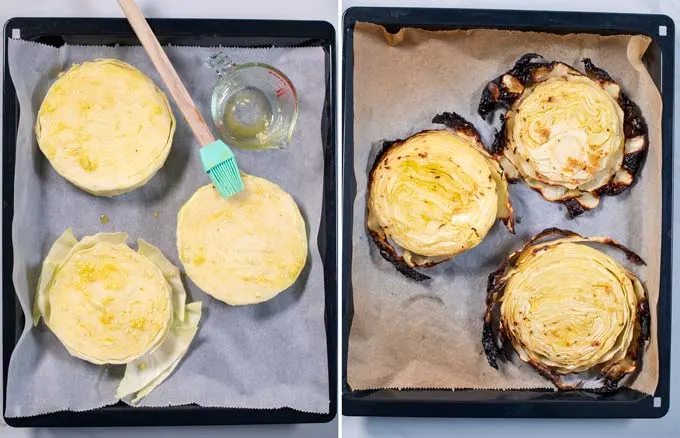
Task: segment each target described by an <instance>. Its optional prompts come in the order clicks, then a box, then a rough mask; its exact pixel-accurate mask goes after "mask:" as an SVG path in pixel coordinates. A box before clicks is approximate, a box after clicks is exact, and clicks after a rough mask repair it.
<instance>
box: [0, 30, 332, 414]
mask: <svg viewBox="0 0 680 438" xmlns="http://www.w3.org/2000/svg"><path fill="white" fill-rule="evenodd" d="M217 50H218V49H215V48H202V47H169V48H167V50H166V51H167V53H168V56H169V58H170V60H171V61H172V63H173V65H174V66H175V68H176V69H177V71H178V73H179V75H180V77H181V78H182V79H183V81H184V83H185V85H186V87H187V89H188V90H189V93H190V94H191V95H192V97H193V98H194V100H195V101H196V103H197V105H198V107H199V109H200V111H201V112H202V113H203V115H204V116H205V117H206V119H207V120H209V119H210V96H211V93H212V88H213V85H214V84H215V81H216V76H215V74H214V71H213V70H212V69H211V68H210V67H208V66H206V65H205V64H204V61H205V60H206V59H207V58H208V57H209V56H210V55H211V54H213V53H215V52H216V51H217ZM220 50H223V51H224V52H226V53H227V54H228V55H229V56H230V57H231V58H232V59H233V60H234V61H235V62H237V63H241V62H249V61H259V62H265V63H268V64H271V65H273V66H275V67H277V68H279V69H280V70H282V71H283V72H284V73H285V74H286V75H288V76H289V77H290V79H291V81H292V82H293V83H294V84H295V87H296V88H297V91H298V96H299V98H300V116H299V119H298V122H297V126H296V129H295V134H294V136H293V140H292V142H291V143H290V144H289V147H288V148H287V149H285V150H274V151H254V152H245V151H236V154H237V159H238V162H239V165H240V167H241V169H242V170H243V171H245V172H247V173H250V174H253V175H257V176H261V177H264V178H267V179H269V180H271V181H273V182H275V183H277V184H279V185H280V186H281V187H282V188H283V189H284V190H286V191H287V192H289V193H290V194H291V195H292V196H293V197H294V198H295V200H296V202H297V203H298V205H299V206H300V210H301V211H302V214H303V216H304V218H305V221H306V225H307V234H308V238H309V255H308V261H307V266H306V267H305V269H304V270H303V272H302V274H301V276H300V278H299V279H298V281H297V282H296V283H295V284H294V285H293V286H292V287H291V288H290V289H288V290H287V291H284V292H283V293H281V294H280V295H279V296H277V297H276V298H274V299H273V300H271V301H268V302H266V303H263V304H258V305H254V306H246V307H231V306H228V305H226V304H224V303H222V302H219V301H217V300H215V299H213V298H212V297H210V296H209V295H207V294H205V293H203V292H202V291H201V290H200V289H199V288H198V287H196V286H195V285H194V284H193V283H192V282H191V281H190V280H189V279H188V278H187V277H184V280H185V285H186V286H187V289H188V293H189V295H190V297H189V298H188V301H202V302H203V306H204V307H203V309H204V310H203V317H202V319H201V323H200V326H201V327H200V329H199V332H198V334H197V336H196V338H195V339H194V341H193V343H192V345H191V348H190V349H189V352H188V354H187V355H186V356H185V358H184V359H183V360H182V362H181V363H180V364H179V366H178V367H177V369H176V370H175V371H174V373H173V374H172V375H171V376H170V377H169V378H168V379H167V380H166V381H165V382H163V383H162V384H161V385H160V386H159V387H158V388H156V389H155V390H154V391H153V392H152V393H151V394H150V395H149V396H148V397H147V398H145V399H144V400H143V401H142V403H141V405H143V406H168V405H182V404H189V403H197V404H199V405H201V406H221V407H244V408H279V407H291V408H294V409H297V410H301V411H308V412H317V413H326V412H328V410H329V394H328V364H327V352H326V350H327V349H326V333H325V326H324V283H323V266H322V263H321V258H320V255H319V251H318V246H317V243H316V242H317V236H318V233H319V221H320V217H321V204H322V189H323V146H322V140H321V114H322V108H323V103H324V97H325V83H326V82H325V81H326V73H325V65H324V52H323V49H321V48H318V47H311V48H268V49H244V48H241V49H238V48H236V49H235V48H227V49H220ZM95 58H117V59H120V60H123V61H125V62H128V63H130V64H132V65H134V66H135V67H137V68H138V69H140V70H141V71H142V72H144V73H145V74H147V75H148V76H150V77H151V78H152V79H153V80H154V82H156V84H157V85H159V86H160V87H161V88H164V86H163V84H162V82H161V80H160V77H159V76H158V74H157V73H156V72H155V70H154V68H153V65H152V64H151V61H150V60H149V59H148V57H147V55H146V54H145V52H144V50H143V49H142V48H141V47H96V46H69V45H66V46H63V47H61V48H59V49H57V48H54V47H51V46H46V45H41V44H37V43H33V42H26V41H20V40H11V41H10V43H9V64H10V73H11V79H12V81H13V83H14V86H15V87H16V90H17V95H18V98H19V103H20V110H21V117H20V123H19V133H18V138H17V144H16V149H17V153H16V177H15V195H14V196H15V205H14V209H15V210H14V223H13V230H12V237H13V243H14V255H13V256H14V275H13V279H14V285H15V288H16V291H17V295H18V297H19V299H20V301H21V307H22V309H23V311H24V313H25V315H26V316H27V317H26V326H25V328H24V332H23V334H22V336H21V339H20V340H19V342H18V344H17V346H16V348H15V350H14V353H13V354H12V357H11V360H10V364H9V370H8V373H9V375H8V382H7V403H6V415H7V416H9V417H20V416H30V415H37V414H41V413H48V412H55V411H62V410H74V411H83V410H89V409H95V408H98V407H101V406H106V405H109V404H113V403H116V401H117V400H116V399H115V397H114V393H115V390H116V387H117V385H118V382H119V379H120V378H121V377H122V373H123V368H122V367H100V366H94V365H91V364H88V363H87V362H84V361H82V360H79V359H75V358H72V357H71V356H70V355H69V354H68V353H67V352H66V350H65V349H64V347H63V346H62V345H61V344H60V343H59V341H58V340H57V338H56V337H55V336H54V335H53V334H52V333H51V332H50V331H49V329H47V328H46V327H45V326H44V324H41V325H40V326H38V327H37V328H33V327H32V325H31V318H30V315H31V308H32V305H33V296H34V293H35V289H36V285H37V281H38V276H39V274H40V266H41V263H42V259H43V257H44V256H45V255H46V253H47V250H48V249H49V247H50V246H51V245H52V243H53V242H54V240H55V239H56V238H57V237H58V235H59V234H61V233H62V232H63V231H64V229H66V228H68V227H71V228H72V229H73V230H74V233H75V234H76V236H77V237H78V238H80V237H82V236H83V235H86V234H92V233H96V232H99V231H124V232H127V233H129V234H130V243H133V242H136V239H137V238H140V237H141V238H144V239H145V240H147V241H148V242H150V243H151V244H153V245H157V246H159V247H160V248H161V249H162V250H163V252H164V253H165V255H166V256H167V257H168V258H169V259H170V260H171V261H172V262H173V263H174V264H176V265H177V266H179V267H180V268H181V263H180V262H179V259H178V256H177V249H176V244H175V229H176V225H177V212H178V211H179V208H180V206H181V205H182V204H183V203H184V202H185V201H186V200H187V199H189V197H190V196H191V194H192V193H193V192H194V191H195V190H196V189H197V188H199V187H201V186H202V185H204V184H207V183H208V182H209V178H208V177H207V175H205V174H204V172H203V170H202V168H201V162H200V157H199V153H198V146H199V145H198V143H197V142H196V140H194V138H193V136H192V134H191V131H190V129H189V128H188V126H187V125H186V124H185V123H184V121H183V119H182V116H181V113H180V112H179V110H178V109H177V108H176V107H174V105H173V111H174V113H175V116H176V118H177V130H176V132H175V137H174V141H173V145H172V150H171V152H170V155H169V157H168V160H167V162H166V163H165V166H164V167H163V168H162V169H161V170H160V171H159V172H158V174H157V175H156V176H155V177H154V178H153V179H152V180H151V181H150V182H149V183H148V184H147V185H145V186H144V187H142V188H140V189H138V190H135V191H133V192H131V193H128V194H125V195H122V196H118V197H114V198H110V199H109V198H99V197H95V196H91V195H89V194H87V193H85V192H84V191H82V190H79V189H78V188H76V187H74V186H73V185H71V184H70V183H69V182H68V181H66V180H65V179H63V178H62V177H60V176H59V175H58V174H57V173H56V172H55V171H54V170H53V169H52V167H51V166H50V164H49V162H48V161H47V160H46V159H45V158H44V156H43V155H42V154H41V152H40V150H39V149H38V145H37V142H36V140H35V134H34V131H33V127H34V125H35V116H36V113H37V111H38V109H39V107H40V103H41V102H42V99H43V97H44V96H45V93H46V92H47V89H48V87H49V86H50V85H51V83H52V82H54V80H55V79H56V77H57V74H58V73H59V72H61V71H63V70H66V69H67V68H68V67H69V66H70V65H71V64H73V63H80V62H83V61H87V60H92V59H95ZM4 147H14V145H4ZM154 213H157V214H154ZM101 215H106V216H107V217H108V218H109V222H108V223H107V224H102V222H101V221H100V217H101ZM156 216H157V217H156Z"/></svg>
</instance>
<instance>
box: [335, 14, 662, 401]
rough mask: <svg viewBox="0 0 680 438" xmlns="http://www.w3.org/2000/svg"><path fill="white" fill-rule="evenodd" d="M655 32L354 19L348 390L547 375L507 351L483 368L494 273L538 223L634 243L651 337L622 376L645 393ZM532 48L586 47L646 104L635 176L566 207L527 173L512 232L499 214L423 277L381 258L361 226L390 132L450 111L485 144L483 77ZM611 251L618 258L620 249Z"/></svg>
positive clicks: (654, 231) (489, 133) (657, 198)
mask: <svg viewBox="0 0 680 438" xmlns="http://www.w3.org/2000/svg"><path fill="white" fill-rule="evenodd" d="M649 42H650V41H649V38H647V37H643V36H623V35H618V36H606V37H604V36H597V35H586V34H578V35H576V34H573V35H566V36H560V35H553V34H545V33H533V32H518V31H499V30H468V31H445V32H431V31H424V30H419V29H403V30H401V31H400V32H399V33H398V34H395V35H391V34H388V33H387V32H385V30H384V29H383V28H382V27H381V26H377V25H374V24H368V23H357V25H356V27H355V31H354V170H355V174H356V180H357V196H356V199H355V201H354V218H353V220H354V223H353V254H352V262H353V263H352V265H353V268H352V269H353V271H352V284H353V288H354V319H353V322H352V327H351V333H350V339H349V357H348V365H347V379H348V382H349V384H350V386H351V387H352V389H355V390H358V389H372V388H502V389H518V388H551V387H552V385H551V384H550V383H548V382H547V381H546V380H545V379H543V378H542V377H540V376H539V375H538V374H537V373H536V372H535V371H534V370H533V369H532V368H531V367H529V366H528V365H525V364H522V363H521V362H520V361H519V360H517V359H515V360H514V362H513V363H506V364H503V365H501V369H500V371H496V370H494V369H493V368H491V367H490V366H489V365H488V364H487V362H486V358H485V356H484V353H483V350H482V345H481V334H482V314H483V311H484V297H485V286H486V279H487V276H488V274H489V273H490V272H491V271H493V270H495V269H496V267H497V266H499V264H500V263H501V262H502V260H503V259H504V258H505V257H506V256H507V254H508V253H509V252H511V251H512V250H514V249H517V248H518V247H519V246H520V245H521V242H523V241H524V240H525V239H527V238H528V237H530V236H531V235H533V234H535V233H537V232H539V231H541V230H542V229H544V228H547V227H551V226H557V227H561V228H568V229H572V230H574V231H576V232H578V233H582V234H584V235H587V236H593V235H602V236H611V237H614V238H615V239H617V240H619V241H620V242H622V243H624V244H625V245H628V246H629V247H631V248H632V249H633V250H635V251H637V252H638V253H639V254H640V255H641V256H642V257H643V259H644V260H645V261H646V262H647V265H646V266H630V265H628V264H627V263H624V265H626V266H628V267H629V268H630V269H632V270H633V271H634V272H636V273H637V274H638V275H640V277H641V278H642V280H643V281H644V282H645V284H646V285H647V288H648V291H649V296H650V297H649V298H650V307H651V309H652V341H651V342H650V344H649V346H648V348H647V350H646V352H645V358H644V364H643V367H642V371H641V372H640V374H639V375H638V376H637V377H636V378H635V379H634V380H633V381H632V382H630V385H629V386H632V387H633V388H635V389H638V390H640V391H643V392H646V393H653V392H654V390H655V388H656V385H657V380H658V350H657V342H656V305H657V300H658V295H659V266H660V252H661V242H660V236H661V218H660V215H661V97H660V95H659V93H658V91H657V89H656V87H655V86H654V83H653V82H652V79H651V78H650V76H649V74H648V72H647V70H646V69H645V67H644V65H643V64H642V62H641V58H642V55H643V54H644V52H645V50H646V48H647V46H648V45H649ZM528 52H536V53H539V54H542V55H544V56H546V57H548V58H552V59H554V60H559V61H563V62H566V63H568V64H571V65H573V66H575V67H576V68H578V69H579V70H581V71H583V65H582V64H581V62H580V60H581V59H582V58H584V57H590V58H592V60H593V62H594V63H595V64H596V65H598V66H599V67H602V68H604V69H605V70H607V71H608V72H609V73H610V75H611V76H612V77H613V78H614V79H615V80H616V81H618V82H619V83H620V84H621V85H622V87H623V89H624V90H625V91H626V92H627V93H628V94H629V96H630V97H631V98H632V99H633V100H634V101H635V102H636V103H637V104H638V105H639V106H640V108H641V110H642V113H643V115H644V117H645V118H646V120H647V123H648V124H649V138H650V150H649V155H648V157H647V161H646V163H645V165H644V168H643V170H642V173H641V178H640V180H639V182H638V183H637V184H636V185H635V186H634V187H633V188H632V189H631V190H629V191H627V192H626V193H624V194H623V195H620V196H618V197H613V198H612V197H606V198H604V199H603V200H602V202H601V204H600V206H599V207H598V208H597V209H595V210H593V211H591V212H589V213H586V214H584V215H583V216H581V217H579V218H577V219H574V220H569V219H567V218H566V212H565V209H564V207H562V206H561V205H559V204H555V203H550V202H547V201H545V200H543V199H542V198H541V197H540V196H539V195H538V194H537V193H535V192H533V191H532V190H531V189H529V188H528V187H526V186H525V185H523V184H521V183H520V184H515V185H513V186H511V189H510V190H511V192H510V194H511V197H512V202H513V205H514V208H515V212H516V215H517V217H518V218H519V221H518V222H519V223H518V225H517V227H516V228H517V231H516V232H517V234H516V235H512V234H510V233H508V232H507V231H506V230H505V229H504V227H502V226H501V225H500V224H497V225H496V226H494V227H493V228H492V230H491V232H490V233H489V234H488V235H487V237H486V239H485V240H484V241H483V242H482V243H481V244H480V245H479V246H477V247H476V248H474V249H473V250H471V251H468V252H467V253H464V254H462V255H460V256H459V257H456V258H455V259H454V260H453V261H451V262H448V263H446V264H444V265H442V266H440V267H436V268H432V269H429V270H428V271H427V273H428V274H432V277H433V280H431V281H430V282H429V283H417V282H414V281H411V280H409V279H407V278H405V277H403V276H402V275H401V274H399V273H398V272H397V271H396V270H395V269H394V268H393V267H392V266H391V265H390V264H389V263H387V262H386V261H384V260H383V259H382V258H381V257H380V255H379V253H378V251H377V249H376V248H375V246H374V245H373V243H372V242H371V241H370V238H369V237H368V236H367V234H366V231H365V227H364V219H365V208H366V207H365V206H366V203H365V195H366V180H367V171H368V169H369V167H370V163H371V162H372V160H373V156H374V154H375V153H376V149H377V147H378V146H377V145H378V144H379V142H380V141H381V140H384V139H396V138H404V137H407V136H409V135H411V134H413V133H415V132H417V131H420V130H422V129H427V128H431V127H433V126H436V125H432V124H431V123H430V122H431V119H432V117H433V116H434V115H435V114H437V113H439V112H442V111H455V112H458V113H459V114H461V115H462V116H463V117H465V118H466V119H468V120H469V121H470V122H472V123H473V124H474V125H475V126H476V127H477V128H478V129H479V130H480V132H481V133H482V137H483V139H484V141H485V143H486V144H489V142H490V141H491V139H492V138H493V132H494V129H493V127H491V126H489V125H488V124H487V123H486V122H485V121H483V120H482V119H481V118H480V117H479V116H478V115H477V113H476V109H477V105H478V103H479V98H480V95H481V91H482V89H483V87H484V86H485V84H486V83H487V82H488V81H489V80H491V79H493V78H494V77H496V76H497V75H499V74H500V73H503V72H505V71H506V70H508V69H509V68H510V67H511V66H512V65H513V64H514V62H515V60H517V59H518V58H519V57H520V56H521V55H523V54H525V53H528ZM615 256H616V258H617V260H620V261H622V262H624V259H623V258H622V257H621V256H620V255H618V254H617V255H615Z"/></svg>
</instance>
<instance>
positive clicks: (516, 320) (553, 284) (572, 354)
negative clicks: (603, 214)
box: [482, 228, 649, 392]
mask: <svg viewBox="0 0 680 438" xmlns="http://www.w3.org/2000/svg"><path fill="white" fill-rule="evenodd" d="M592 244H600V245H607V246H610V247H613V248H616V249H619V250H622V251H623V252H624V253H625V254H626V256H627V258H628V259H629V260H630V261H631V262H633V263H636V264H642V263H644V262H643V261H642V259H640V257H639V256H637V255H636V254H635V253H633V252H632V251H630V250H629V249H627V248H625V247H624V246H623V245H621V244H619V243H617V242H615V241H614V240H612V239H610V238H604V237H593V238H585V237H582V236H580V235H578V234H576V233H573V232H571V231H565V230H560V229H557V228H550V229H547V230H545V231H543V232H541V233H539V234H538V235H536V236H535V237H533V238H532V239H531V240H529V241H528V242H527V243H526V244H525V245H524V246H523V247H522V248H521V249H520V250H518V251H516V252H514V253H512V254H511V255H510V257H508V260H507V262H506V263H505V264H504V265H503V266H501V268H500V269H499V270H498V271H496V272H494V273H492V274H491V275H490V276H489V283H488V293H487V310H486V314H485V317H484V330H483V335H482V344H483V347H484V351H485V352H486V356H487V359H488V362H489V364H490V365H491V366H492V367H494V368H496V369H498V360H499V359H507V358H508V355H507V354H506V353H507V351H506V350H505V348H504V347H505V346H506V345H511V346H512V347H513V348H514V350H515V351H516V352H517V354H518V355H519V357H520V359H521V360H523V361H524V362H527V363H529V364H530V365H532V366H533V367H534V368H535V369H536V370H537V371H538V372H539V373H541V375H543V376H544V377H546V378H548V379H550V380H551V381H552V382H553V384H555V386H557V387H558V388H559V389H563V390H567V389H575V388H577V387H579V386H581V385H582V383H583V381H587V380H591V379H593V378H595V381H597V382H600V383H601V386H600V387H599V388H598V390H599V391H604V392H611V391H614V390H616V389H617V388H618V385H619V381H620V380H621V379H623V378H624V377H625V376H626V375H628V374H630V373H633V372H634V371H636V370H637V369H639V367H640V366H641V363H642V353H643V350H644V347H645V343H646V341H647V340H648V339H649V304H648V301H647V293H646V291H645V288H644V286H643V285H642V283H641V282H640V280H639V279H638V277H637V276H636V275H635V274H633V273H632V272H630V271H628V270H627V269H625V268H624V267H623V266H621V265H620V264H619V263H618V262H617V261H616V260H614V259H613V258H611V257H610V256H609V255H607V254H605V253H604V252H601V251H599V250H596V249H594V248H592V247H591V245H592ZM567 375H571V376H570V377H571V378H572V379H571V380H572V381H573V380H574V379H577V381H576V383H573V382H569V381H568V380H567V379H566V377H567Z"/></svg>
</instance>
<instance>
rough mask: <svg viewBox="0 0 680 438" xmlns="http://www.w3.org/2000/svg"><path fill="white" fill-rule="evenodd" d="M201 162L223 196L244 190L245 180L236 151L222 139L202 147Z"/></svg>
mask: <svg viewBox="0 0 680 438" xmlns="http://www.w3.org/2000/svg"><path fill="white" fill-rule="evenodd" d="M201 162H202V163H203V169H204V170H205V171H206V172H207V173H208V175H210V179H211V180H212V182H213V184H214V185H215V187H217V191H219V192H220V195H222V197H223V198H228V197H230V196H234V195H235V194H237V193H238V192H240V191H241V190H243V180H241V173H240V172H239V170H238V165H237V164H236V158H235V157H234V153H233V152H232V150H231V149H230V148H229V146H227V145H226V143H224V142H223V141H222V140H217V141H214V142H212V143H210V144H208V145H206V146H203V147H202V148H201Z"/></svg>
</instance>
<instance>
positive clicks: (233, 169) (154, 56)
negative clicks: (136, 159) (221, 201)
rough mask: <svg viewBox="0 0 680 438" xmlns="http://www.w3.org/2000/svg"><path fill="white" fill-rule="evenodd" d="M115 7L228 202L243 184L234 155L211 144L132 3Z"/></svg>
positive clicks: (220, 145)
mask: <svg viewBox="0 0 680 438" xmlns="http://www.w3.org/2000/svg"><path fill="white" fill-rule="evenodd" d="M118 4H119V5H120V7H121V9H122V10H123V13H125V16H126V17H127V19H128V21H129V22H130V25H131V26H132V29H134V31H135V33H136V34H137V38H139V41H140V42H141V43H142V46H144V50H146V53H147V54H148V55H149V58H151V62H153V65H154V67H156V70H158V73H159V74H160V76H161V78H162V79H163V82H164V83H165V86H166V87H167V88H168V90H169V91H170V94H171V95H172V98H173V99H174V100H175V103H176V104H177V106H178V107H179V109H180V111H182V115H184V120H186V122H187V123H188V124H189V127H190V128H191V130H192V131H193V133H194V136H195V137H196V139H197V140H198V141H199V142H200V144H201V146H202V147H201V162H202V163H203V169H204V170H205V171H206V172H207V173H208V175H210V179H211V180H212V182H213V184H214V185H215V187H217V190H218V191H219V192H220V195H222V197H224V198H228V197H229V196H232V195H235V194H236V193H238V192H240V191H241V190H243V181H242V180H241V174H240V173H239V170H238V165H237V164H236V158H235V157H234V153H233V152H232V150H231V149H230V148H229V146H227V145H226V144H225V143H224V142H223V141H222V140H215V136H214V135H213V134H212V132H211V131H210V128H209V127H208V125H207V124H206V122H205V120H204V119H203V116H202V115H201V113H200V112H199V111H198V108H196V104H195V103H194V101H193V100H192V99H191V96H190V95H189V92H188V91H187V89H186V88H185V87H184V84H183V83H182V80H181V79H180V78H179V76H178V75H177V72H176V71H175V69H174V68H173V66H172V64H171V63H170V60H169V59H168V56H167V55H166V54H165V52H164V51H163V49H162V48H161V45H160V44H159V43H158V40H157V39H156V36H155V35H154V33H153V31H152V30H151V27H149V23H148V22H147V21H146V19H145V18H144V15H143V14H142V11H141V10H140V9H139V6H138V5H137V3H135V0H118Z"/></svg>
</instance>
